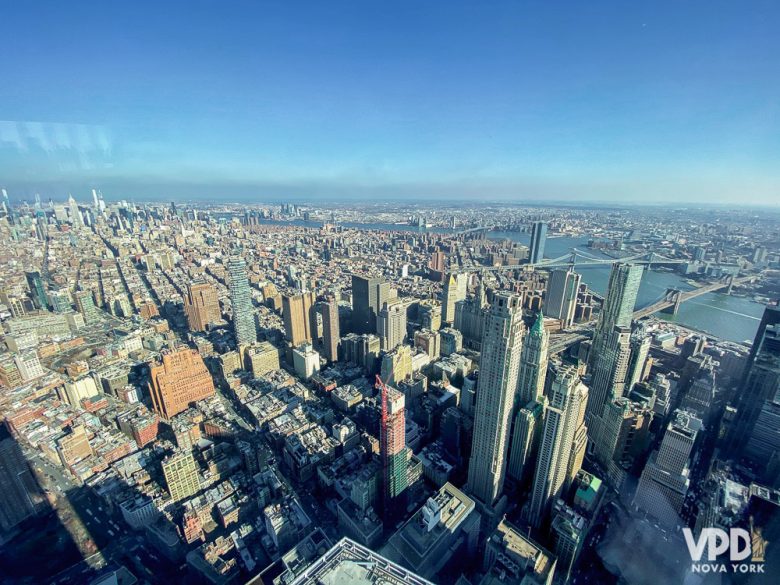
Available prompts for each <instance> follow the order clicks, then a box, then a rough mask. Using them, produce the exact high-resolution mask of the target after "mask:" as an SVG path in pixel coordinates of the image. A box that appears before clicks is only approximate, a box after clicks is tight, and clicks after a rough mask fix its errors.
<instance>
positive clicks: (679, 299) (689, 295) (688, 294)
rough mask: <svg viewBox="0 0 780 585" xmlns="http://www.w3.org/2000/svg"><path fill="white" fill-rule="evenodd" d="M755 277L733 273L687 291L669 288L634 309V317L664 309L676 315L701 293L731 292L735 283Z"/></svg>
mask: <svg viewBox="0 0 780 585" xmlns="http://www.w3.org/2000/svg"><path fill="white" fill-rule="evenodd" d="M754 278H755V276H742V277H740V278H734V276H733V275H729V276H726V277H725V278H723V279H721V280H719V281H718V282H713V283H711V284H706V285H704V286H700V287H699V288H695V289H693V290H689V291H685V292H683V291H681V290H678V289H676V288H670V289H667V290H666V293H665V294H664V296H663V298H662V299H661V300H659V301H656V302H655V303H653V304H652V305H648V306H646V307H644V308H642V309H639V310H638V311H634V319H641V318H643V317H648V316H650V315H652V314H653V313H657V312H658V311H664V312H666V313H671V314H672V315H676V314H677V311H679V310H680V305H681V304H682V303H684V302H685V301H688V300H690V299H695V298H696V297H700V296H701V295H706V294H707V293H711V292H715V291H716V290H721V289H724V288H725V289H726V294H731V289H732V287H733V286H734V285H735V284H742V283H744V282H748V281H750V280H752V279H754Z"/></svg>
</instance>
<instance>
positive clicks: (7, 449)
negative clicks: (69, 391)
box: [0, 422, 40, 532]
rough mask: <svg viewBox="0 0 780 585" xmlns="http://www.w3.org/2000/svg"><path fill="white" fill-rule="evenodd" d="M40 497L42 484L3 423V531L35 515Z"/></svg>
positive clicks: (0, 526)
mask: <svg viewBox="0 0 780 585" xmlns="http://www.w3.org/2000/svg"><path fill="white" fill-rule="evenodd" d="M39 497H40V493H39V490H38V484H37V483H36V482H35V479H34V478H33V474H32V471H31V470H30V466H29V465H28V464H27V460H26V459H25V458H24V454H23V453H22V449H21V448H20V447H19V444H18V443H17V442H16V440H15V439H14V438H13V437H12V436H11V433H10V432H8V428H7V426H6V424H5V423H4V422H0V532H6V531H8V530H11V529H12V528H13V527H14V526H16V525H17V524H19V523H20V522H22V521H23V520H25V519H27V518H29V517H30V516H32V515H33V514H34V513H35V509H36V505H37V504H36V500H37V499H38V498H39Z"/></svg>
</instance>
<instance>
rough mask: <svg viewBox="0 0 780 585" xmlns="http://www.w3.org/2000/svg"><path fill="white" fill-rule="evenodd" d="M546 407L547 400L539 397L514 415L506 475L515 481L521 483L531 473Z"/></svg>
mask: <svg viewBox="0 0 780 585" xmlns="http://www.w3.org/2000/svg"><path fill="white" fill-rule="evenodd" d="M546 407H547V398H545V397H544V396H541V397H540V398H539V399H538V401H537V400H535V401H532V402H529V403H527V404H526V405H525V406H524V407H523V408H520V409H518V410H517V413H516V414H515V417H514V420H513V422H512V445H511V446H510V448H509V468H508V469H507V473H509V475H510V476H511V477H513V478H514V479H516V480H517V481H521V482H522V481H524V480H525V479H526V478H528V477H530V475H531V474H532V473H533V464H534V463H535V462H536V453H537V451H538V448H539V437H540V436H541V431H542V426H543V422H544V409H545V408H546Z"/></svg>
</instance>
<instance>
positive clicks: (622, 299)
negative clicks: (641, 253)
mask: <svg viewBox="0 0 780 585" xmlns="http://www.w3.org/2000/svg"><path fill="white" fill-rule="evenodd" d="M642 271H643V268H642V266H641V265H638V264H621V263H619V262H615V263H614V264H613V265H612V271H611V272H610V273H609V283H608V284H607V293H606V294H605V295H604V306H603V307H602V308H601V314H600V315H599V320H598V323H597V325H596V334H597V335H599V334H602V333H606V332H609V331H612V330H613V329H614V328H615V327H616V326H617V327H630V326H631V321H632V320H633V315H634V305H635V304H636V297H637V295H638V294H639V285H640V284H641V282H642Z"/></svg>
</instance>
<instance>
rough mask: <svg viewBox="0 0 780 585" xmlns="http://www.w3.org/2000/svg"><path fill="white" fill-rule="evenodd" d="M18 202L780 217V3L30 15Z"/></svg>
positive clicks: (15, 60) (9, 97)
mask: <svg viewBox="0 0 780 585" xmlns="http://www.w3.org/2000/svg"><path fill="white" fill-rule="evenodd" d="M3 24H4V26H3V29H4V49H3V50H4V53H5V56H6V58H5V59H3V60H0V79H1V80H2V90H0V119H2V120H0V186H4V187H6V188H7V189H8V190H9V194H10V195H11V197H12V199H25V198H26V199H30V198H31V197H32V194H33V193H35V192H39V193H40V194H41V195H42V197H44V198H48V197H54V198H58V197H59V198H61V197H62V196H63V194H64V193H67V192H68V191H71V192H74V194H76V196H77V198H79V199H86V197H87V193H88V191H89V189H91V188H92V187H98V188H100V189H102V191H103V193H104V194H105V195H106V197H107V198H109V199H118V198H128V199H129V198H131V197H135V198H136V199H137V200H143V199H152V198H162V199H165V198H192V199H201V200H202V199H206V198H220V197H225V198H226V199H233V200H239V199H243V200H247V199H250V198H253V197H274V198H276V199H279V198H284V197H290V198H303V199H309V200H316V199H318V198H335V199H353V200H359V199H378V198H387V199H409V200H414V199H421V198H439V199H448V200H456V201H457V200H461V201H462V200H466V201H469V200H475V199H484V200H502V199H503V200H511V201H517V200H528V201H533V202H540V201H555V202H565V201H568V202H584V201H602V202H609V201H614V202H623V203H654V202H665V201H669V202H683V201H684V202H694V203H697V202H698V203H704V202H706V203H721V204H738V203H741V204H755V205H776V204H777V202H778V200H780V100H778V96H779V95H780V35H778V34H777V30H778V28H780V27H779V26H778V25H779V24H780V4H778V3H777V2H773V1H752V2H747V3H734V2H724V1H719V0H716V1H707V2H705V1H701V0H695V1H692V2H686V3H681V2H675V1H671V0H662V1H659V2H639V3H631V4H627V3H625V2H618V1H599V2H591V3H584V2H574V1H572V2H567V3H556V4H555V5H554V6H553V5H551V4H550V3H545V2H503V1H497V2H490V3H478V2H459V1H450V2H424V3H423V2H415V1H406V0H402V1H400V2H393V3H379V2H365V1H362V2H358V1H355V2H327V3H323V2H294V1H288V2H232V3H229V4H227V3H220V2H216V1H189V2H183V1H176V2H166V3H152V2H148V1H142V2H135V3H123V4H119V3H100V2H91V1H90V2H78V3H64V2H41V1H37V0H32V1H30V2H24V3H11V4H9V5H8V6H6V7H5V9H4V13H3Z"/></svg>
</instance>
